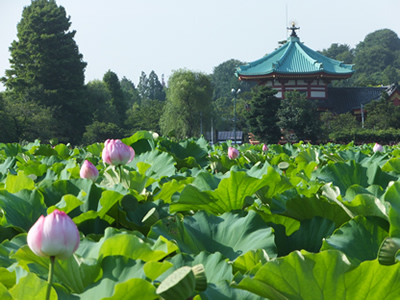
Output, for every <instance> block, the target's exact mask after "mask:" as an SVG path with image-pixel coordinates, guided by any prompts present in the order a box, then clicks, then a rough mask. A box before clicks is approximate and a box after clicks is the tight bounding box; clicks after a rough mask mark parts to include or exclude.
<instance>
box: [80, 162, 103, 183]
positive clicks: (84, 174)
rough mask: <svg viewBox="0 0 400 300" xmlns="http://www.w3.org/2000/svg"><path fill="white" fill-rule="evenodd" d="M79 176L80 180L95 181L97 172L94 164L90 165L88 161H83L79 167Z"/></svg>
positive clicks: (97, 175)
mask: <svg viewBox="0 0 400 300" xmlns="http://www.w3.org/2000/svg"><path fill="white" fill-rule="evenodd" d="M79 175H80V176H81V178H86V179H90V180H93V181H96V179H97V177H99V170H97V168H96V167H95V166H94V164H92V163H91V162H90V161H88V160H85V162H84V163H83V165H82V167H81V170H80V172H79Z"/></svg>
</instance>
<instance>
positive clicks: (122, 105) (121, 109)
mask: <svg viewBox="0 0 400 300" xmlns="http://www.w3.org/2000/svg"><path fill="white" fill-rule="evenodd" d="M103 81H104V83H105V84H106V86H107V89H108V90H109V91H110V93H111V98H112V99H111V103H112V105H113V107H114V108H115V110H116V111H117V114H118V120H115V121H114V123H115V124H117V125H123V124H124V120H125V117H126V111H127V110H128V108H129V107H128V105H127V103H126V102H125V99H124V93H123V92H122V89H121V84H120V83H119V79H118V76H117V74H115V73H114V72H112V71H110V70H109V71H108V72H107V73H106V74H104V76H103Z"/></svg>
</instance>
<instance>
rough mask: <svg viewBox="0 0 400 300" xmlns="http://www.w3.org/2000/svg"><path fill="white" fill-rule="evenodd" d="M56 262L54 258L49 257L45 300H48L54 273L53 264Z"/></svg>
mask: <svg viewBox="0 0 400 300" xmlns="http://www.w3.org/2000/svg"><path fill="white" fill-rule="evenodd" d="M55 260H56V257H55V256H50V267H49V278H48V285H47V291H46V300H50V292H51V286H52V284H53V273H54V262H55Z"/></svg>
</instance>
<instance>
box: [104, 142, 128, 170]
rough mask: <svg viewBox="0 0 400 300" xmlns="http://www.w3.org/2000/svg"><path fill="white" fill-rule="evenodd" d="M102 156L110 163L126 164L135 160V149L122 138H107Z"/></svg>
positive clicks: (116, 164)
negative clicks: (121, 139)
mask: <svg viewBox="0 0 400 300" xmlns="http://www.w3.org/2000/svg"><path fill="white" fill-rule="evenodd" d="M101 156H102V158H103V161H104V162H105V163H107V164H109V165H115V166H118V165H125V164H127V163H130V162H131V161H132V160H133V158H134V157H135V151H134V150H133V148H132V147H131V146H128V145H125V144H124V143H123V142H122V141H120V140H106V141H105V143H104V149H103V152H102V155H101Z"/></svg>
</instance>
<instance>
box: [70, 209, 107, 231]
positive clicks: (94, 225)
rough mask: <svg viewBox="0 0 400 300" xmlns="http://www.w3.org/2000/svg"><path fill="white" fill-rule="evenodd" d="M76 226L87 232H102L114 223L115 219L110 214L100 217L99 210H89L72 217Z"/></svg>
mask: <svg viewBox="0 0 400 300" xmlns="http://www.w3.org/2000/svg"><path fill="white" fill-rule="evenodd" d="M72 220H73V221H74V223H75V224H76V226H78V229H79V231H81V232H82V233H84V234H85V235H87V234H92V233H93V234H102V233H104V230H105V229H106V228H107V227H109V226H110V225H111V224H113V223H114V221H115V220H114V219H113V218H112V217H110V216H108V215H105V216H103V217H102V218H100V217H99V214H98V212H96V211H93V210H89V211H87V212H84V213H81V214H80V215H78V216H76V217H74V218H73V219H72Z"/></svg>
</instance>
